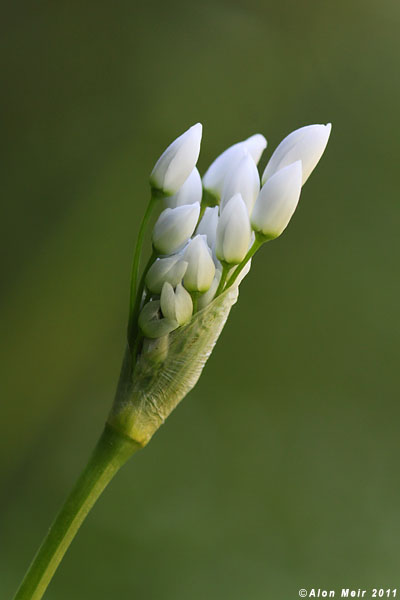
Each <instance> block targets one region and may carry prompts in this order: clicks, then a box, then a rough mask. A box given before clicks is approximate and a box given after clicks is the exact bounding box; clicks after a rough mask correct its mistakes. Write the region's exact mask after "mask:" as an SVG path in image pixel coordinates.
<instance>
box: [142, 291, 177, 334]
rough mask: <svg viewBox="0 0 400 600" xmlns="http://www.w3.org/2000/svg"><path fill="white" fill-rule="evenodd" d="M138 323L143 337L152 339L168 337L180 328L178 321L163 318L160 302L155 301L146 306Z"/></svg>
mask: <svg viewBox="0 0 400 600" xmlns="http://www.w3.org/2000/svg"><path fill="white" fill-rule="evenodd" d="M138 323H139V327H140V329H141V330H142V333H143V335H144V336H145V337H147V338H152V339H153V338H159V337H162V336H163V335H167V334H168V333H170V332H171V331H174V329H177V328H178V327H179V323H178V322H177V321H174V320H172V319H167V318H165V317H164V318H163V317H162V316H161V314H160V301H159V300H154V301H153V302H148V303H147V304H145V305H144V307H143V308H142V311H141V313H140V315H139V320H138Z"/></svg>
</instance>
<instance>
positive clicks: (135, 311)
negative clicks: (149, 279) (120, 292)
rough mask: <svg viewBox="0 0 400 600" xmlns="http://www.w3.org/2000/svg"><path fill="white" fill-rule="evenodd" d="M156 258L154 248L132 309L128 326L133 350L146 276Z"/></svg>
mask: <svg viewBox="0 0 400 600" xmlns="http://www.w3.org/2000/svg"><path fill="white" fill-rule="evenodd" d="M156 258H157V252H156V251H155V250H154V248H153V252H152V253H151V256H150V258H149V260H148V261H147V264H146V266H145V268H144V269H143V273H142V276H141V278H140V281H139V285H138V286H137V290H136V298H135V302H134V305H133V308H132V311H131V314H130V318H129V324H128V343H129V347H130V348H133V346H134V344H135V340H136V337H137V332H138V329H137V320H138V317H139V312H140V308H141V306H142V296H143V290H144V284H145V280H146V275H147V273H148V271H149V269H150V267H151V265H152V264H153V263H154V261H155V260H156Z"/></svg>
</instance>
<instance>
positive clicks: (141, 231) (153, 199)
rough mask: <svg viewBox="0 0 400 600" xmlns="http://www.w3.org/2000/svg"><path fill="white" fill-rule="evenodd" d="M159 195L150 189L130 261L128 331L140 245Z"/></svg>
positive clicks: (131, 314) (135, 294) (134, 300)
mask: <svg viewBox="0 0 400 600" xmlns="http://www.w3.org/2000/svg"><path fill="white" fill-rule="evenodd" d="M159 197H160V196H159V194H158V193H157V192H156V191H155V190H152V191H151V198H150V201H149V203H148V205H147V209H146V212H145V213H144V216H143V219H142V222H141V224H140V228H139V233H138V237H137V241H136V246H135V252H134V255H133V263H132V274H131V295H130V301H129V324H128V331H130V329H131V323H132V319H133V311H134V307H135V302H136V298H137V292H138V289H137V288H138V279H139V268H140V257H141V254H142V246H143V241H144V236H145V233H146V227H147V224H148V222H149V219H150V217H151V214H152V212H153V210H154V206H155V205H156V203H157V201H158V199H159Z"/></svg>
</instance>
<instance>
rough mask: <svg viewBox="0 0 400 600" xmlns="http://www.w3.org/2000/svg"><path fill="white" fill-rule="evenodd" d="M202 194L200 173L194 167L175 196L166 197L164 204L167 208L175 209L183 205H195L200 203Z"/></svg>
mask: <svg viewBox="0 0 400 600" xmlns="http://www.w3.org/2000/svg"><path fill="white" fill-rule="evenodd" d="M202 194H203V184H202V183H201V177H200V173H199V172H198V170H197V168H196V167H195V168H194V169H193V171H192V172H191V173H190V175H189V177H188V178H187V179H186V181H185V183H184V184H183V185H182V187H181V188H179V190H178V191H177V192H176V194H174V195H173V196H167V198H165V200H164V203H165V206H167V207H168V208H176V207H177V206H183V205H184V204H195V203H196V202H201V197H202Z"/></svg>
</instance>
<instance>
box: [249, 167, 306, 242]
mask: <svg viewBox="0 0 400 600" xmlns="http://www.w3.org/2000/svg"><path fill="white" fill-rule="evenodd" d="M301 185H302V168H301V161H297V162H295V163H293V164H291V165H289V166H287V167H284V168H283V169H280V170H279V171H278V172H277V173H275V174H274V175H272V177H271V178H270V179H268V181H267V182H266V183H265V184H264V185H263V187H262V188H261V191H260V194H259V196H258V198H257V201H256V204H255V206H254V209H253V213H252V215H251V224H252V227H253V229H254V230H255V231H258V232H260V233H262V234H263V235H265V236H267V238H269V239H273V238H275V237H277V236H278V235H280V234H281V233H282V231H283V230H284V229H285V228H286V227H287V225H288V223H289V221H290V219H291V217H292V215H293V213H294V211H295V210H296V206H297V203H298V201H299V198H300V192H301Z"/></svg>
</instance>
